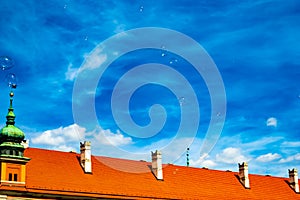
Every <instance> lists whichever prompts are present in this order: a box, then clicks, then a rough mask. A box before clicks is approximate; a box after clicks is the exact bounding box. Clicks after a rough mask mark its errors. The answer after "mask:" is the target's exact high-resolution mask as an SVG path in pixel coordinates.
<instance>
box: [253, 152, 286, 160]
mask: <svg viewBox="0 0 300 200" xmlns="http://www.w3.org/2000/svg"><path fill="white" fill-rule="evenodd" d="M279 158H281V156H280V155H279V154H278V153H274V154H273V153H268V154H264V155H261V156H259V157H257V158H256V160H257V161H259V162H270V161H273V160H277V159H279Z"/></svg>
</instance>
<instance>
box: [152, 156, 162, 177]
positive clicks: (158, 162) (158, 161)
mask: <svg viewBox="0 0 300 200" xmlns="http://www.w3.org/2000/svg"><path fill="white" fill-rule="evenodd" d="M151 154H152V173H153V174H154V175H155V177H156V179H157V180H163V171H162V156H161V152H160V151H157V150H156V151H155V152H152V151H151Z"/></svg>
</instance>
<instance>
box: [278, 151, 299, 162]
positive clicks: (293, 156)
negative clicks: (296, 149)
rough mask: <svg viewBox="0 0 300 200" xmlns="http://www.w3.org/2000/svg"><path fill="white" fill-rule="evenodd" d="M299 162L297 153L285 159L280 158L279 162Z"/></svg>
mask: <svg viewBox="0 0 300 200" xmlns="http://www.w3.org/2000/svg"><path fill="white" fill-rule="evenodd" d="M298 160H299V161H300V153H297V154H295V155H292V156H289V157H287V158H285V159H284V158H282V159H280V160H279V162H280V163H287V162H292V161H298Z"/></svg>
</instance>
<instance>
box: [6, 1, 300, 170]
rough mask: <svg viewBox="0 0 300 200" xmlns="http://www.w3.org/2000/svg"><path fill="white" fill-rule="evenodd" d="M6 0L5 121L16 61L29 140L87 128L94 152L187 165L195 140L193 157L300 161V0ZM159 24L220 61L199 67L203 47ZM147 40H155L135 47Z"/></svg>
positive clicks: (66, 143) (264, 166) (75, 144)
mask: <svg viewBox="0 0 300 200" xmlns="http://www.w3.org/2000/svg"><path fill="white" fill-rule="evenodd" d="M0 3H1V6H0V15H1V17H0V21H1V23H0V27H1V33H0V46H1V48H0V56H9V57H10V58H12V59H13V60H14V62H15V66H14V68H12V69H9V70H4V71H1V74H0V78H1V80H2V81H1V82H0V87H1V88H2V89H1V91H2V92H1V93H0V98H1V99H2V101H1V104H0V105H1V106H0V113H2V116H3V117H2V119H3V120H2V124H3V125H4V124H5V114H6V112H7V107H8V104H9V100H8V99H9V98H8V92H9V88H8V87H7V86H6V83H5V76H6V75H7V74H8V73H15V74H16V75H17V77H18V87H17V89H16V91H15V100H14V107H15V114H16V115H17V118H16V125H17V126H18V127H20V128H21V129H22V130H23V131H24V132H25V134H26V138H27V139H29V141H30V146H32V147H39V148H49V149H57V150H63V151H70V150H76V151H78V149H79V141H82V140H84V139H86V140H91V141H92V148H93V153H94V154H96V155H107V156H114V157H123V158H129V159H144V160H150V151H153V150H155V149H162V152H163V159H164V162H170V163H176V164H181V165H185V149H186V148H187V147H189V148H190V163H191V165H192V166H196V167H203V166H205V167H208V168H213V169H221V170H226V169H230V170H233V171H236V170H237V163H238V162H243V161H247V162H248V163H249V170H250V173H258V174H271V175H275V176H287V169H288V168H293V167H297V168H298V169H300V153H299V150H300V131H299V130H300V115H299V113H300V112H299V111H300V87H299V85H300V81H299V80H300V79H299V77H300V69H299V67H300V66H299V64H300V45H299V41H300V40H299V39H300V26H299V21H300V10H299V8H300V5H299V4H300V3H299V2H298V1H296V0H288V1H284V2H283V1H268V0H260V1H255V2H253V1H235V0H229V1H160V2H155V1H130V2H129V1H92V0H90V1H75V0H73V1H72V0H62V1H30V0H28V1H20V0H12V1H8V0H0ZM145 27H152V28H155V29H154V31H153V32H151V31H150V32H149V30H145V29H143V28H145ZM159 29H162V31H160V30H159ZM131 30H142V31H143V32H142V33H143V34H141V35H139V36H137V35H135V34H133V35H131V34H132V32H130V31H131ZM163 30H164V31H170V33H172V34H175V33H181V34H183V35H184V36H185V38H190V39H192V40H193V41H195V42H196V43H198V44H199V45H201V46H202V48H203V49H202V51H201V52H200V53H203V55H201V56H199V57H200V58H208V57H209V58H211V60H213V63H214V65H213V66H212V65H208V66H206V65H205V63H203V60H201V59H200V61H199V65H200V66H202V65H203V68H201V70H202V71H201V73H199V71H197V69H196V68H195V67H194V66H193V63H192V64H191V63H190V62H189V61H190V59H189V58H190V57H189V55H191V57H193V58H194V59H196V58H197V55H198V54H197V53H199V51H198V50H197V48H198V47H196V46H193V45H187V44H186V43H185V41H186V40H176V39H177V38H176V37H177V36H176V37H169V35H164V36H161V35H160V33H162V32H164V31H163ZM116 34H117V35H116ZM175 35H176V34H175ZM131 36H134V37H131ZM143 42H145V43H146V42H149V43H151V45H152V44H155V45H154V46H153V47H152V48H139V49H137V48H136V47H138V46H139V45H140V46H142V45H141V44H142V43H143ZM111 44H113V45H111ZM124 49H129V50H131V51H128V52H127V53H125V54H123V55H122V54H119V53H120V52H122V51H123V52H124ZM176 51H177V52H176ZM206 52H207V54H206ZM208 55H209V56H208ZM207 56H208V57H207ZM108 61H111V63H108ZM106 64H107V66H106V68H105V67H104V65H106ZM139 67H141V68H139ZM139 69H141V70H140V71H139ZM146 69H147V70H146ZM101 70H102V71H101ZM129 75H130V76H129ZM173 75H174V76H173ZM218 75H220V78H221V79H218ZM182 77H184V79H183V78H182ZM146 80H148V81H149V82H148V83H147V81H146ZM184 80H186V81H187V83H189V84H185V83H184ZM220 80H221V81H220ZM208 83H209V84H208ZM76 84H77V85H76ZM141 84H143V85H141ZM133 85H137V87H136V88H135V90H131V89H132V88H130V87H132V86H133ZM187 85H189V86H190V88H189V87H186V86H187ZM116 86H119V88H118V87H116ZM223 86H224V89H225V93H224V94H223V93H222V87H223ZM130 91H131V92H132V93H131V95H129V94H130ZM225 97H226V104H223V103H222V99H223V98H225ZM114 98H115V103H112V99H114ZM212 98H215V99H216V102H214V100H212ZM127 101H128V104H126V102H127ZM195 102H196V103H195ZM215 103H217V105H215ZM158 104H159V105H160V106H159V105H158ZM153 105H155V106H154V107H153ZM213 105H215V107H213ZM118 106H120V107H118ZM122 106H125V107H122ZM126 106H128V107H127V108H128V110H122V109H126ZM90 108H91V110H89V109H90ZM150 108H152V109H150ZM162 108H163V109H162ZM214 109H216V111H217V112H215V110H214ZM218 109H219V110H220V111H218ZM150 110H152V111H151V112H150ZM91 113H92V115H93V117H96V120H92V119H91V116H92V115H91ZM149 113H150V116H149ZM197 113H198V114H197ZM122 114H124V115H122ZM125 116H126V117H125ZM182 116H185V117H186V116H188V117H187V119H186V118H184V119H183V117H182ZM127 117H130V118H127ZM151 117H152V118H151ZM198 117H199V121H198V120H197V119H198ZM118 119H121V122H118ZM128 119H131V120H132V121H130V120H128ZM155 119H157V120H156V121H155ZM122 120H123V121H122ZM151 120H152V121H151ZM223 120H224V124H223ZM182 124H183V126H182V128H179V127H181V125H182ZM210 124H211V126H212V127H211V128H212V129H211V130H212V132H211V135H209V137H205V136H207V132H208V130H210V128H209V127H210ZM137 125H138V126H139V127H140V129H137V127H138V126H137ZM195 126H196V132H194V131H195ZM143 127H144V128H143ZM220 127H223V128H222V131H221V132H220V133H219V131H218V128H220ZM219 134H220V137H218V136H219ZM207 142H208V143H210V144H212V145H214V144H215V145H214V148H213V149H210V148H206V147H203V146H205V145H204V144H205V143H207ZM203 149H204V150H203Z"/></svg>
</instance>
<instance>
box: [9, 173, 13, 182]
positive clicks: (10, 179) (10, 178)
mask: <svg viewBox="0 0 300 200" xmlns="http://www.w3.org/2000/svg"><path fill="white" fill-rule="evenodd" d="M8 180H9V181H12V173H9V174H8Z"/></svg>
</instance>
